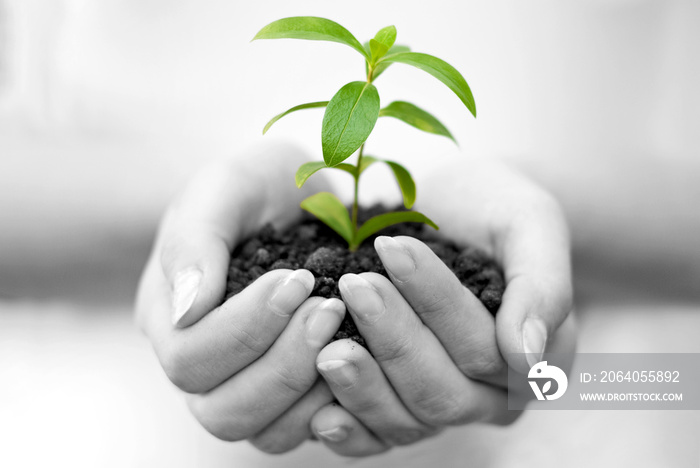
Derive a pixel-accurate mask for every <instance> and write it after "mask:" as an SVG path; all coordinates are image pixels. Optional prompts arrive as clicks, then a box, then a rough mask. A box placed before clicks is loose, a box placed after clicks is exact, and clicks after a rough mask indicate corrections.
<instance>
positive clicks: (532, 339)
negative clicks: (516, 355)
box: [523, 318, 547, 367]
mask: <svg viewBox="0 0 700 468" xmlns="http://www.w3.org/2000/svg"><path fill="white" fill-rule="evenodd" d="M546 345H547V327H545V325H544V322H542V320H539V319H535V318H527V319H525V323H523V350H524V352H525V358H526V359H527V363H528V364H529V365H530V367H532V366H534V365H535V364H537V363H538V362H540V361H541V360H542V355H543V354H544V347H545V346H546Z"/></svg>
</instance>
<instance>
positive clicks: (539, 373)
mask: <svg viewBox="0 0 700 468" xmlns="http://www.w3.org/2000/svg"><path fill="white" fill-rule="evenodd" d="M525 358H526V355H524V354H513V355H509V356H508V360H509V362H516V361H514V360H517V361H518V362H523V361H526V359H525ZM512 360H513V361H512ZM532 361H533V360H532V359H531V362H532ZM535 361H537V362H535V363H534V364H533V365H532V366H531V367H530V369H529V371H528V372H527V373H521V372H516V371H515V370H514V369H513V366H509V370H508V409H512V410H521V409H525V408H526V407H527V409H541V410H700V354H677V353H673V354H671V353H669V354H631V353H619V354H603V353H598V354H595V353H588V354H586V353H581V354H554V353H552V354H549V353H546V354H544V356H542V357H541V358H540V359H539V360H535Z"/></svg>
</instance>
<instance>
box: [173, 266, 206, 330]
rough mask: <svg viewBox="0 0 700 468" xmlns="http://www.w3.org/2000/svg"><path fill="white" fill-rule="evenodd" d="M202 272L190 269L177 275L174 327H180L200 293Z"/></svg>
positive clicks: (174, 286)
mask: <svg viewBox="0 0 700 468" xmlns="http://www.w3.org/2000/svg"><path fill="white" fill-rule="evenodd" d="M201 282H202V271H201V270H199V269H198V268H190V269H187V270H184V271H181V272H179V273H178V274H177V275H175V281H174V284H173V325H179V324H180V323H181V322H182V319H183V318H184V317H185V314H187V312H188V311H189V310H190V308H191V307H192V304H193V303H194V300H195V299H196V298H197V293H198V292H199V285H200V283H201Z"/></svg>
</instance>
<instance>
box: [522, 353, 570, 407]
mask: <svg viewBox="0 0 700 468" xmlns="http://www.w3.org/2000/svg"><path fill="white" fill-rule="evenodd" d="M527 381H528V383H529V384H530V387H532V391H533V392H534V393H535V396H536V397H537V399H538V400H557V399H559V398H561V397H562V396H563V395H564V393H566V389H567V387H568V386H569V379H567V378H566V374H565V373H564V371H563V370H561V369H559V368H558V367H557V366H549V365H547V361H540V362H538V363H537V364H535V365H534V366H532V367H531V368H530V372H528V374H527ZM552 382H554V384H555V385H554V386H553V385H552ZM552 387H554V388H552Z"/></svg>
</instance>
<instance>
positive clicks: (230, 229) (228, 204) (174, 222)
mask: <svg viewBox="0 0 700 468" xmlns="http://www.w3.org/2000/svg"><path fill="white" fill-rule="evenodd" d="M224 169H225V168H224ZM231 174H232V171H229V170H222V168H221V166H220V165H212V166H209V167H207V168H205V170H203V171H201V172H200V173H199V174H198V176H197V177H195V179H194V180H193V181H192V182H191V183H190V185H189V186H188V187H187V189H186V190H185V192H184V193H183V194H182V195H181V196H180V198H179V199H178V200H177V201H176V202H175V203H173V205H171V206H170V208H169V209H168V211H167V212H166V214H165V217H164V218H163V222H162V223H161V227H160V231H159V234H158V240H157V245H156V249H157V250H156V251H159V252H160V258H159V259H160V263H161V268H162V270H163V274H164V276H165V278H166V279H167V282H168V284H169V285H170V289H171V291H170V293H171V298H172V308H171V313H172V322H173V324H174V325H175V326H177V327H180V328H183V327H187V326H189V325H192V324H193V323H195V322H197V321H198V320H199V319H201V318H202V317H203V316H204V315H206V314H207V313H208V312H209V311H211V310H212V309H214V308H215V307H216V306H218V305H219V304H221V302H222V299H223V296H224V293H225V289H226V278H227V276H228V265H229V260H230V256H231V251H232V249H233V246H234V245H235V244H236V242H237V239H239V238H240V237H241V236H242V235H243V233H242V227H243V226H249V227H250V226H254V225H258V224H259V223H260V220H259V219H258V218H259V215H258V214H257V213H260V212H261V211H262V206H261V205H262V202H261V199H262V198H261V197H257V198H256V197H252V196H251V194H255V193H256V192H255V190H254V188H253V187H251V186H250V185H249V183H250V182H251V181H250V180H249V181H248V183H245V182H244V181H241V180H238V179H236V180H232V175H231ZM249 179H251V180H252V179H253V178H249ZM164 293H165V291H164Z"/></svg>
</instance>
